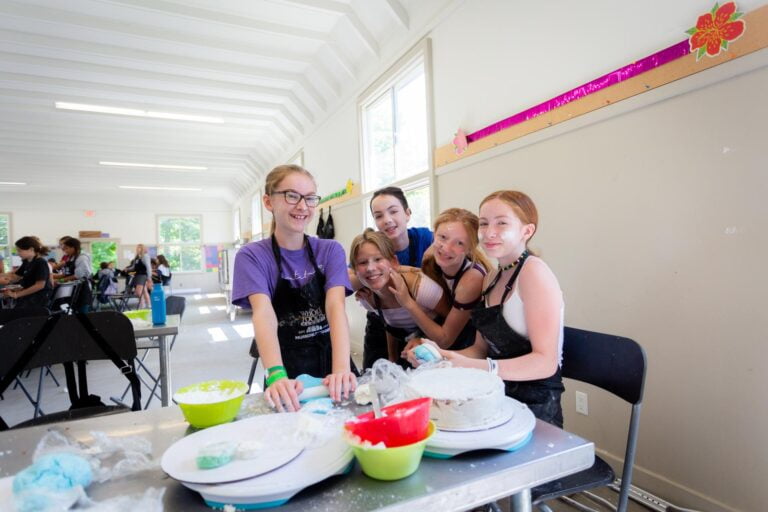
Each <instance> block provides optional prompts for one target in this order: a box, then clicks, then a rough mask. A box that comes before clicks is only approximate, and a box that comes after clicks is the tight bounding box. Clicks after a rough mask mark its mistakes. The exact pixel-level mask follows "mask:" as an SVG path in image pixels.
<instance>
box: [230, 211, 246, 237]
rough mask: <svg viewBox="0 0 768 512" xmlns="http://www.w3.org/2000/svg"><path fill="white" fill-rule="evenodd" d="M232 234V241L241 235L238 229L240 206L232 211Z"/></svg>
mask: <svg viewBox="0 0 768 512" xmlns="http://www.w3.org/2000/svg"><path fill="white" fill-rule="evenodd" d="M232 235H233V236H232V241H233V242H237V241H238V240H240V237H241V236H243V235H242V230H241V229H240V208H238V209H237V210H235V211H234V212H232Z"/></svg>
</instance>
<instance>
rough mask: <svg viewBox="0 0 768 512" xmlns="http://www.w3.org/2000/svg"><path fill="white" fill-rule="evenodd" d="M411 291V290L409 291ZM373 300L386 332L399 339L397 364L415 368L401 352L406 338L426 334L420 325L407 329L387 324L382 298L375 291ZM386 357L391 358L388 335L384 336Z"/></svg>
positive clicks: (405, 343) (404, 367)
mask: <svg viewBox="0 0 768 512" xmlns="http://www.w3.org/2000/svg"><path fill="white" fill-rule="evenodd" d="M409 293H410V292H409ZM373 302H374V305H375V306H376V311H378V315H377V316H378V317H379V318H380V319H381V323H382V325H383V326H384V332H385V333H389V334H390V335H392V337H393V338H395V339H396V340H397V354H398V356H397V360H396V361H395V362H396V363H397V364H399V365H400V366H402V367H403V369H408V368H413V366H411V363H409V362H408V360H407V359H404V358H402V357H400V353H401V352H402V351H403V349H405V346H406V345H407V344H408V342H407V341H406V338H407V337H408V336H410V335H412V334H416V336H418V337H423V336H424V334H423V333H422V332H421V331H420V330H419V328H418V327H414V328H413V329H410V330H409V329H406V328H404V327H392V326H391V325H389V324H387V322H386V321H385V320H384V312H383V311H382V309H381V299H380V298H379V296H378V295H376V294H375V293H374V294H373ZM384 352H385V355H384V359H389V351H388V350H387V343H386V336H385V337H384Z"/></svg>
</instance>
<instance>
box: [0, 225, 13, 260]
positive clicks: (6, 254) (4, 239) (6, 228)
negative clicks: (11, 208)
mask: <svg viewBox="0 0 768 512" xmlns="http://www.w3.org/2000/svg"><path fill="white" fill-rule="evenodd" d="M0 254H1V255H2V256H3V258H5V265H6V267H5V271H6V272H10V271H11V266H10V263H11V259H10V256H11V214H10V213H0Z"/></svg>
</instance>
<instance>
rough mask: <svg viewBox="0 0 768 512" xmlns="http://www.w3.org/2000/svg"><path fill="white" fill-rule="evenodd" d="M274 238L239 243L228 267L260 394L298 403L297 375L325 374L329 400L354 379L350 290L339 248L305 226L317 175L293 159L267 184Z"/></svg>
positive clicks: (284, 405) (281, 403)
mask: <svg viewBox="0 0 768 512" xmlns="http://www.w3.org/2000/svg"><path fill="white" fill-rule="evenodd" d="M262 200H263V203H264V207H265V208H266V209H267V210H269V211H270V212H272V216H273V220H272V236H270V237H269V238H266V239H264V240H260V241H258V242H252V243H249V244H247V245H244V246H243V247H242V248H241V249H240V250H239V251H238V253H237V256H236V258H235V265H234V271H233V279H232V282H233V288H232V303H233V304H235V305H237V306H240V307H250V308H251V309H252V310H253V331H254V338H255V342H256V348H257V349H258V357H260V358H261V360H262V362H263V364H264V368H267V373H268V377H267V379H266V381H267V382H266V384H267V388H266V390H265V392H264V396H265V397H266V399H267V401H268V402H270V403H271V404H273V405H274V406H275V407H276V408H277V409H278V410H280V411H282V410H284V409H287V410H289V411H295V410H298V408H299V399H298V395H299V393H301V391H302V389H303V387H302V384H301V382H300V381H298V380H295V379H296V377H297V376H299V375H301V374H309V375H312V376H315V377H323V384H324V385H326V386H327V387H328V390H329V391H330V395H331V398H332V399H333V400H341V399H342V398H348V397H349V395H350V393H351V392H352V391H354V389H355V387H356V385H357V379H356V377H355V374H354V372H353V370H354V366H353V365H352V360H351V358H350V341H349V323H348V321H347V314H346V309H345V307H346V306H345V298H346V296H347V295H350V294H351V293H352V289H351V286H350V283H349V276H348V274H347V268H346V264H345V258H344V249H343V248H342V247H341V245H340V244H339V243H338V242H336V241H334V240H321V239H319V238H316V237H309V236H307V235H306V234H305V233H304V231H305V230H306V228H307V225H308V224H309V223H310V222H311V221H312V217H313V216H314V215H315V207H316V206H317V205H318V204H319V202H320V196H319V195H318V194H317V184H316V183H315V179H314V177H313V176H312V175H311V174H310V173H309V171H307V170H306V169H304V168H303V167H300V166H298V165H281V166H278V167H275V168H274V169H273V170H272V171H271V172H270V173H269V174H268V175H267V177H266V181H265V184H264V197H263V198H262Z"/></svg>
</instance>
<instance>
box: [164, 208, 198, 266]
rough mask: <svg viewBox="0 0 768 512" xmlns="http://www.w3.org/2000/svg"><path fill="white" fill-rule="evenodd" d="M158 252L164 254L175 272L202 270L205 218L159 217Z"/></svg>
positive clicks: (192, 216) (190, 216) (193, 216)
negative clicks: (203, 225)
mask: <svg viewBox="0 0 768 512" xmlns="http://www.w3.org/2000/svg"><path fill="white" fill-rule="evenodd" d="M157 221H158V227H157V233H158V237H157V238H158V242H159V243H158V248H157V252H158V254H163V255H164V256H165V257H166V259H167V260H168V263H170V265H171V270H172V271H174V272H202V271H203V246H202V240H203V236H202V224H203V219H202V217H200V216H197V215H189V216H165V215H160V216H158V218H157Z"/></svg>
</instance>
